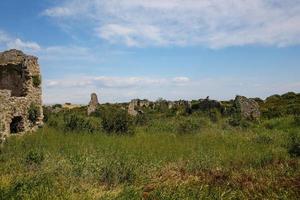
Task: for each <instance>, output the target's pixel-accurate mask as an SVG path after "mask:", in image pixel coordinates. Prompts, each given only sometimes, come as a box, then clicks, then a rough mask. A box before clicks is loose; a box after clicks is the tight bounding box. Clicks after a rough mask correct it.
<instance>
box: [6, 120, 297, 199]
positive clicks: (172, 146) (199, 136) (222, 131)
mask: <svg viewBox="0 0 300 200" xmlns="http://www.w3.org/2000/svg"><path fill="white" fill-rule="evenodd" d="M184 120H187V123H192V124H197V126H196V129H195V130H193V131H189V130H190V129H193V126H191V127H190V126H188V127H187V128H186V127H185V125H180V126H183V128H182V127H181V128H178V127H180V126H178V124H180V123H185V121H184ZM179 122H180V123H179ZM268 123H269V124H271V126H269V125H266V124H268ZM292 123H293V122H292V118H281V119H277V120H269V121H265V122H262V123H261V124H256V125H253V126H251V127H249V128H233V127H231V126H229V125H228V124H226V120H219V121H218V123H214V122H211V121H210V120H207V119H205V118H203V117H202V116H197V115H195V116H194V115H193V116H190V117H179V118H178V117H169V118H155V119H152V120H150V121H149V122H147V125H143V126H139V127H137V128H136V129H135V134H134V135H107V134H105V133H104V132H102V131H101V130H98V131H96V132H93V133H91V132H88V131H87V132H74V131H73V132H64V130H63V129H54V128H51V127H48V126H45V127H44V128H42V129H40V130H39V131H38V132H37V133H31V134H26V135H24V136H22V137H18V136H17V137H11V138H9V139H8V142H7V143H6V144H5V145H4V148H2V149H1V154H0V162H1V164H0V170H1V174H0V199H141V198H144V199H232V198H234V199H298V197H299V195H300V193H299V184H298V183H299V181H300V179H299V177H300V170H299V158H298V157H294V156H291V155H290V154H289V149H288V140H289V132H291V131H292V132H299V128H297V127H292V126H291V124H292ZM274 124H275V125H274ZM270 127H271V128H270ZM287 127H288V128H287ZM181 130H183V131H184V133H180V131H181ZM186 130H188V131H187V132H185V131H186Z"/></svg>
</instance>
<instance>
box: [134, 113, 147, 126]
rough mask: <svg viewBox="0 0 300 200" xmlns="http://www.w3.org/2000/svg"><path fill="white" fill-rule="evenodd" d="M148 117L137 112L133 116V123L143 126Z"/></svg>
mask: <svg viewBox="0 0 300 200" xmlns="http://www.w3.org/2000/svg"><path fill="white" fill-rule="evenodd" d="M148 121H149V119H148V116H147V115H146V114H140V113H139V114H138V115H137V116H136V117H135V118H134V124H135V125H140V126H144V125H146V124H147V123H148Z"/></svg>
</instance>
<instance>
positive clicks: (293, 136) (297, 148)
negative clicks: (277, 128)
mask: <svg viewBox="0 0 300 200" xmlns="http://www.w3.org/2000/svg"><path fill="white" fill-rule="evenodd" d="M287 148H288V153H289V154H290V155H291V156H292V157H299V156H300V134H299V133H297V132H292V133H290V135H289V141H288V146H287Z"/></svg>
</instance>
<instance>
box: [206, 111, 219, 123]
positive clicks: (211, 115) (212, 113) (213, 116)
mask: <svg viewBox="0 0 300 200" xmlns="http://www.w3.org/2000/svg"><path fill="white" fill-rule="evenodd" d="M209 118H210V120H211V121H212V122H214V123H217V122H218V121H219V120H220V118H221V113H220V111H218V110H217V109H212V110H210V111H209Z"/></svg>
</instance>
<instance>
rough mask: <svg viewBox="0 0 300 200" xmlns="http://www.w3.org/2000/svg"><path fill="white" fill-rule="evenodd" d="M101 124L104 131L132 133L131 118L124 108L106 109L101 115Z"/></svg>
mask: <svg viewBox="0 0 300 200" xmlns="http://www.w3.org/2000/svg"><path fill="white" fill-rule="evenodd" d="M101 117H102V121H101V125H102V128H103V130H104V131H105V132H106V133H116V134H132V127H131V120H130V118H129V116H128V114H127V112H126V111H125V110H120V109H116V108H115V109H113V108H112V109H111V110H106V111H104V112H103V113H102V115H101Z"/></svg>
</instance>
